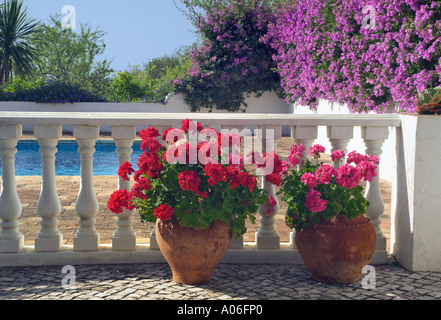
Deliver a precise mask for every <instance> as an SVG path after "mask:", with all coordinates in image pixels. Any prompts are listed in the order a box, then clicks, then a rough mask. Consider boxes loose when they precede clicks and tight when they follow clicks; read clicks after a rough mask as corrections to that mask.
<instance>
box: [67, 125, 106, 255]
mask: <svg viewBox="0 0 441 320" xmlns="http://www.w3.org/2000/svg"><path fill="white" fill-rule="evenodd" d="M73 134H74V137H75V138H76V140H77V142H78V145H79V148H78V152H79V153H80V161H81V186H80V192H79V194H78V198H77V201H76V203H75V212H76V213H77V215H78V217H79V218H80V219H79V220H78V224H79V228H78V230H77V232H76V234H75V237H74V250H75V251H96V250H98V248H99V245H100V235H99V233H98V231H97V230H96V228H95V223H96V219H95V216H96V215H97V213H98V210H99V203H98V200H97V198H96V194H95V189H94V185H93V154H94V153H95V143H96V140H97V139H98V136H99V126H81V125H76V126H74V133H73Z"/></svg>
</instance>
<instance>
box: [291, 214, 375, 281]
mask: <svg viewBox="0 0 441 320" xmlns="http://www.w3.org/2000/svg"><path fill="white" fill-rule="evenodd" d="M295 242H296V245H297V249H298V251H299V253H300V256H301V257H302V259H303V262H304V264H305V266H306V268H307V269H308V271H309V273H310V274H311V276H312V278H314V279H315V280H317V281H320V282H324V283H351V282H355V281H357V280H359V279H361V277H362V269H363V267H364V266H367V265H369V262H370V260H371V259H372V257H373V255H374V252H375V248H376V245H377V238H376V234H375V230H374V227H373V226H372V223H371V222H370V220H369V219H368V218H366V217H365V216H364V215H360V216H358V217H357V218H355V219H353V220H352V221H349V220H346V218H344V217H343V216H341V215H339V216H337V217H336V218H333V219H331V220H330V221H321V222H320V223H319V224H310V225H308V227H307V228H305V229H304V230H302V231H300V232H297V233H296V235H295Z"/></svg>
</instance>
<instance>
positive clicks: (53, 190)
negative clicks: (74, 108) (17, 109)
mask: <svg viewBox="0 0 441 320" xmlns="http://www.w3.org/2000/svg"><path fill="white" fill-rule="evenodd" d="M61 131H62V127H61V125H36V126H35V128H34V135H35V137H36V138H37V140H38V142H39V144H40V153H41V159H42V168H43V170H42V182H41V193H40V197H39V199H38V203H37V213H38V215H39V217H40V218H41V221H40V225H41V228H40V232H39V233H38V236H37V238H36V239H35V251H36V252H52V251H59V250H60V249H61V247H62V246H63V235H62V234H61V233H60V232H59V231H58V219H57V217H58V216H59V215H60V213H61V202H60V199H59V198H58V193H57V186H56V181H55V154H56V153H57V144H58V140H59V139H60V137H61V135H62V133H61Z"/></svg>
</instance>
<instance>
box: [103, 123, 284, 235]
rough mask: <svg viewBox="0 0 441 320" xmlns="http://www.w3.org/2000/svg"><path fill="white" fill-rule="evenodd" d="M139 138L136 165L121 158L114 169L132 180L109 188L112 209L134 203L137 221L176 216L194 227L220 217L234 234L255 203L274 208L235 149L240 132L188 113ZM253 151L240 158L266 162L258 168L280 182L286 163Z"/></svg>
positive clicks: (242, 230)
mask: <svg viewBox="0 0 441 320" xmlns="http://www.w3.org/2000/svg"><path fill="white" fill-rule="evenodd" d="M141 138H142V144H141V149H142V150H145V151H144V153H143V154H142V156H141V157H140V158H139V160H138V170H136V171H135V169H133V167H132V164H130V163H129V162H125V163H124V164H122V165H121V167H120V168H119V171H118V174H119V176H120V177H121V178H122V179H124V180H130V179H131V178H130V176H131V175H132V174H133V179H134V182H135V183H134V185H133V187H132V189H131V190H126V189H123V190H118V191H116V192H114V193H113V194H112V196H111V198H110V200H109V201H108V208H109V210H111V211H112V212H114V213H121V212H123V210H133V209H138V212H139V214H140V215H141V221H142V222H155V221H156V219H161V220H169V219H177V221H178V222H179V224H180V225H181V226H183V227H185V226H187V227H191V228H194V229H198V230H202V229H205V228H207V227H209V226H210V225H211V224H212V223H213V221H215V220H222V221H224V222H225V223H228V224H229V225H230V227H231V231H232V234H233V235H234V236H235V237H239V236H240V235H242V234H244V233H245V232H246V228H245V221H246V219H247V218H249V219H250V221H251V222H252V223H254V221H255V213H256V212H257V210H258V208H259V206H265V207H266V211H267V214H271V213H272V212H273V207H274V206H275V201H274V199H272V198H270V197H269V196H268V195H267V194H266V192H265V191H264V190H262V189H260V188H258V187H257V186H256V183H257V182H256V181H257V180H256V175H255V174H253V173H251V172H249V171H247V169H246V168H245V166H244V159H243V157H242V156H241V154H240V152H239V151H238V149H237V148H239V147H240V143H241V138H240V136H239V135H235V134H221V133H218V132H217V131H216V130H215V129H212V128H203V127H202V126H201V125H200V123H197V124H196V123H195V122H193V121H189V120H188V119H187V120H184V121H183V122H182V127H181V128H169V129H167V130H166V131H164V133H163V135H162V137H161V136H160V134H159V132H158V130H157V129H155V128H154V127H151V128H149V129H146V130H143V131H141ZM161 141H162V144H161ZM234 146H235V147H234ZM252 155H253V154H252ZM252 155H251V159H250V161H248V160H247V161H246V162H245V163H247V162H248V163H250V164H254V165H255V166H259V167H261V168H262V167H265V168H271V170H267V171H265V170H264V169H262V172H263V174H264V175H265V176H266V177H267V179H268V181H271V182H272V183H275V184H280V183H281V175H282V173H283V168H286V166H283V165H282V164H283V163H282V161H280V159H279V158H278V157H277V155H275V154H274V153H270V154H268V155H267V154H266V153H265V154H264V155H263V156H262V155H259V154H258V153H257V154H256V157H257V158H259V157H260V158H261V159H260V160H259V161H258V162H256V160H255V159H254V158H255V157H252ZM247 159H248V158H247ZM253 159H254V160H253ZM267 163H268V164H271V166H270V165H268V166H267Z"/></svg>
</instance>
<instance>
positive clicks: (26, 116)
mask: <svg viewBox="0 0 441 320" xmlns="http://www.w3.org/2000/svg"><path fill="white" fill-rule="evenodd" d="M187 118H188V119H192V120H194V121H200V122H204V123H207V124H211V125H219V126H220V125H225V124H228V126H234V125H242V126H243V125H275V126H295V125H303V126H312V125H315V126H327V125H333V126H356V127H360V126H369V127H400V126H401V120H400V117H399V115H396V114H361V115H358V114H338V115H336V114H320V115H318V114H314V115H305V114H271V113H268V114H258V113H253V114H251V113H240V114H239V113H231V114H230V113H228V114H226V113H148V112H145V113H132V112H131V113H124V112H56V111H54V112H25V111H2V112H0V124H61V125H107V126H118V125H119V126H127V125H136V126H143V125H150V124H155V125H158V126H168V125H179V124H180V122H181V121H182V120H183V119H187Z"/></svg>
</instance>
